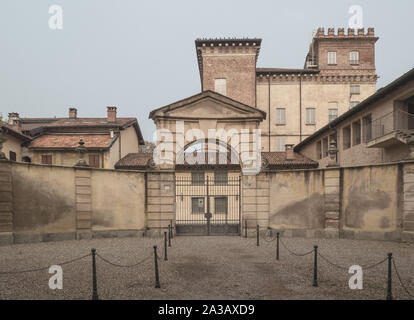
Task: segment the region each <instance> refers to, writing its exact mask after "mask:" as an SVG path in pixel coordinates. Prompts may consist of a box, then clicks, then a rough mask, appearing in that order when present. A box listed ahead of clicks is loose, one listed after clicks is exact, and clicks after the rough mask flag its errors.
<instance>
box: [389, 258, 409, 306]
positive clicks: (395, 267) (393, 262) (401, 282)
mask: <svg viewBox="0 0 414 320" xmlns="http://www.w3.org/2000/svg"><path fill="white" fill-rule="evenodd" d="M392 264H393V265H394V269H395V273H396V274H397V278H398V281H400V284H401V287H403V289H404V291H405V293H406V294H407V295H408V296H409V297H410V298H414V296H413V295H412V294H411V293H410V291H408V289H407V287H406V286H405V285H404V283H403V281H402V279H401V277H400V274H399V272H398V269H397V266H396V265H395V259H394V258H392Z"/></svg>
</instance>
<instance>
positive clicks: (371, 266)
mask: <svg viewBox="0 0 414 320" xmlns="http://www.w3.org/2000/svg"><path fill="white" fill-rule="evenodd" d="M318 256H320V257H321V258H322V259H323V260H325V262H327V263H329V264H330V265H332V266H334V267H336V268H339V269H342V270H349V268H348V267H344V266H341V265H339V264H336V263H334V262H332V261H330V260H329V259H328V258H326V257H325V256H323V255H322V254H321V253H320V252H318ZM385 261H387V258H385V259H382V260H381V261H378V262H376V263H373V264H371V265H359V266H360V267H362V268H363V269H365V270H367V269H372V268H375V267H376V266H378V265H380V264H382V263H384V262H385Z"/></svg>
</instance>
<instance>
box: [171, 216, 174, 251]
mask: <svg viewBox="0 0 414 320" xmlns="http://www.w3.org/2000/svg"><path fill="white" fill-rule="evenodd" d="M170 226H171V231H170V232H171V233H170V238H174V234H173V221H172V220H170ZM170 247H171V246H170Z"/></svg>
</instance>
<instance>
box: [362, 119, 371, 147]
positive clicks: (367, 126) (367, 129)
mask: <svg viewBox="0 0 414 320" xmlns="http://www.w3.org/2000/svg"><path fill="white" fill-rule="evenodd" d="M362 125H363V130H364V139H365V140H364V142H368V141H369V140H371V139H372V118H371V115H370V114H369V115H367V116H365V117H363V118H362Z"/></svg>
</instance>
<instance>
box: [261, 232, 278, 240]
mask: <svg viewBox="0 0 414 320" xmlns="http://www.w3.org/2000/svg"><path fill="white" fill-rule="evenodd" d="M276 238H277V235H274V236H272V232H271V230H270V229H268V230H267V231H266V233H265V235H264V237H263V239H264V241H266V242H273V241H275V240H276Z"/></svg>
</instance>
